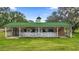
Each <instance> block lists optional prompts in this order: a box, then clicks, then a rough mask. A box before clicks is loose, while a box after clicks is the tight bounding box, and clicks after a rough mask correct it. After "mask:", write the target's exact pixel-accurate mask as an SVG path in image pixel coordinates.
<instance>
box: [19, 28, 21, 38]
mask: <svg viewBox="0 0 79 59" xmlns="http://www.w3.org/2000/svg"><path fill="white" fill-rule="evenodd" d="M19 37H21V28H20V27H19Z"/></svg>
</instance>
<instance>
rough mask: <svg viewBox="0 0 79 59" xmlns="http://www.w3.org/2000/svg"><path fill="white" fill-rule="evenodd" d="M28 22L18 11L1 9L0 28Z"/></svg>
mask: <svg viewBox="0 0 79 59" xmlns="http://www.w3.org/2000/svg"><path fill="white" fill-rule="evenodd" d="M24 21H27V20H26V19H25V16H24V15H23V14H22V13H21V12H18V11H12V10H11V9H10V8H9V7H0V27H2V26H3V25H5V24H8V23H10V22H24Z"/></svg>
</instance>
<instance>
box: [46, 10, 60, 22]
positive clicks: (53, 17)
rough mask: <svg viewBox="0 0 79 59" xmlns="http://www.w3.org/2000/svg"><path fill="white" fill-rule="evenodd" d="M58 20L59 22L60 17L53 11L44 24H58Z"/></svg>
mask: <svg viewBox="0 0 79 59" xmlns="http://www.w3.org/2000/svg"><path fill="white" fill-rule="evenodd" d="M59 20H61V17H60V16H59V15H58V13H57V12H56V11H55V12H53V13H52V14H51V15H50V16H48V17H47V20H46V22H58V21H59Z"/></svg>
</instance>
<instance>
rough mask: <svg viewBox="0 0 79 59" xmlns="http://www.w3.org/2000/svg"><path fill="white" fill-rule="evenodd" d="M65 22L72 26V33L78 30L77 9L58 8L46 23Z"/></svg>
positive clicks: (78, 13) (78, 10) (78, 14)
mask: <svg viewBox="0 0 79 59" xmlns="http://www.w3.org/2000/svg"><path fill="white" fill-rule="evenodd" d="M59 20H61V21H65V22H68V23H71V24H72V30H73V32H74V31H75V30H76V29H77V28H79V7H59V8H58V11H57V12H56V13H55V12H53V15H51V16H49V17H48V18H47V22H52V21H59Z"/></svg>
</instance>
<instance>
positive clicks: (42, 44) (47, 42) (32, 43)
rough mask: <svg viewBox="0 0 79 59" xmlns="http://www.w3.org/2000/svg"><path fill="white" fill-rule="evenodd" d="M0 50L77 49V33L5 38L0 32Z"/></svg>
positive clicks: (78, 45)
mask: <svg viewBox="0 0 79 59" xmlns="http://www.w3.org/2000/svg"><path fill="white" fill-rule="evenodd" d="M0 50H1V51H2V50H3V51H4V50H5V51H40V50H41V51H55V50H56V51H70V50H79V33H75V34H73V38H19V39H5V37H4V33H3V32H0Z"/></svg>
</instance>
